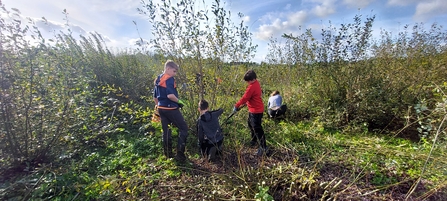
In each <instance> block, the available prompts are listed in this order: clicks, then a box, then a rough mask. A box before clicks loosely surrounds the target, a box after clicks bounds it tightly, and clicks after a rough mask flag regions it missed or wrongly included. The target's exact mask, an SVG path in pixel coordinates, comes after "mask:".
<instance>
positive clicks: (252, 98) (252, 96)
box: [234, 80, 264, 114]
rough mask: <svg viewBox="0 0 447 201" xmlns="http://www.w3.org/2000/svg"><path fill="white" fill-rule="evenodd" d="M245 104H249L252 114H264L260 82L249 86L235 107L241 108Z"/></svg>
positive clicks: (256, 81)
mask: <svg viewBox="0 0 447 201" xmlns="http://www.w3.org/2000/svg"><path fill="white" fill-rule="evenodd" d="M244 104H247V107H248V111H249V112H250V113H253V114H258V113H263V112H264V103H263V102H262V90H261V84H259V82H258V80H255V81H254V82H252V83H250V84H249V85H248V86H247V89H246V90H245V93H244V95H243V96H242V98H241V99H240V100H239V101H238V102H237V103H236V105H234V106H235V107H237V108H240V107H241V106H242V105H244Z"/></svg>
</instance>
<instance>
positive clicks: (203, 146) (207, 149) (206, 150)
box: [199, 140, 223, 155]
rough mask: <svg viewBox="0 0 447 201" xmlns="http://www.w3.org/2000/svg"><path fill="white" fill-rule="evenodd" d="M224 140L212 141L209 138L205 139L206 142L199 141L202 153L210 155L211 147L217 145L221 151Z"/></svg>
mask: <svg viewBox="0 0 447 201" xmlns="http://www.w3.org/2000/svg"><path fill="white" fill-rule="evenodd" d="M222 142H223V140H221V141H219V142H216V143H212V142H210V141H208V140H205V142H203V143H200V142H199V147H200V153H201V154H202V155H208V154H209V152H210V149H211V147H216V148H217V152H218V153H220V151H221V148H222Z"/></svg>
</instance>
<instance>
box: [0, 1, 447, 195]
mask: <svg viewBox="0 0 447 201" xmlns="http://www.w3.org/2000/svg"><path fill="white" fill-rule="evenodd" d="M142 3H143V4H142V6H143V8H142V9H140V10H139V11H140V12H141V13H142V14H145V15H147V16H148V17H149V21H151V22H153V25H154V27H153V28H154V33H153V34H154V35H155V38H154V40H153V41H151V44H154V45H155V47H156V49H157V53H158V54H152V53H149V52H143V50H147V49H148V48H147V47H145V45H147V44H143V43H141V44H140V45H141V49H140V50H141V51H135V52H134V51H123V52H121V53H118V54H112V53H111V52H110V51H109V50H108V48H107V47H105V46H103V41H102V37H101V36H100V35H98V34H93V35H91V36H90V37H89V38H86V37H81V40H79V41H77V40H76V39H74V38H73V37H72V35H71V32H70V31H68V33H66V34H65V33H61V34H59V35H56V36H55V39H54V40H53V39H51V40H53V42H54V43H51V44H48V43H46V41H47V40H46V39H44V38H42V37H41V35H40V33H39V31H38V30H37V29H36V28H34V27H33V32H30V31H29V27H28V26H25V27H23V28H22V27H21V22H20V21H11V22H6V21H5V20H4V19H0V22H1V23H2V24H1V25H2V26H1V35H0V36H1V42H2V43H1V48H2V49H1V50H2V51H1V55H0V56H1V62H2V63H1V64H2V65H1V69H0V70H1V75H0V81H1V87H2V88H1V89H2V90H1V92H0V93H1V96H0V98H1V100H0V104H1V111H0V112H1V114H0V115H1V116H0V118H1V120H0V125H1V130H0V137H1V138H0V145H1V146H0V147H1V152H0V153H1V155H0V162H1V164H2V166H1V167H2V169H1V170H2V171H3V170H4V172H6V173H9V172H11V171H13V172H12V173H13V175H14V177H10V178H6V177H5V179H4V180H5V181H7V182H6V183H2V184H1V185H0V198H1V199H2V200H3V199H4V200H8V199H10V200H14V199H20V200H42V199H45V200H48V199H51V200H146V199H150V200H177V199H185V200H192V199H197V200H200V199H202V200H219V199H226V200H228V199H231V200H243V199H258V200H340V199H342V200H343V199H352V200H362V199H371V200H383V199H387V198H389V197H387V196H391V195H394V194H396V193H401V194H402V192H404V193H406V192H405V191H409V188H410V187H409V186H415V187H414V189H418V191H419V192H417V193H415V194H412V193H408V196H410V198H414V199H419V198H421V197H423V196H427V195H428V194H430V195H431V194H432V193H433V194H434V193H436V191H441V190H439V189H443V188H445V184H446V181H447V178H446V175H447V174H446V172H447V170H446V168H445V167H447V165H446V163H445V160H444V158H445V146H442V143H443V142H445V140H446V139H447V137H446V135H445V124H444V120H445V117H446V114H445V109H446V100H447V98H446V95H445V93H444V91H445V89H446V88H447V84H446V83H445V82H444V79H445V76H446V74H445V72H447V71H445V59H446V58H447V57H446V52H445V45H440V44H445V33H444V32H442V30H441V29H440V28H439V27H438V26H436V25H433V26H432V27H431V30H430V31H428V32H426V31H423V30H422V27H421V25H417V26H415V27H413V33H412V34H411V36H410V35H409V34H408V33H407V31H408V27H405V29H404V31H403V32H402V33H399V34H398V35H397V38H395V39H394V38H391V34H390V33H387V32H386V31H384V32H383V35H382V36H383V37H382V39H381V40H379V41H373V40H372V39H371V35H370V34H371V27H372V24H373V22H374V17H370V18H367V19H366V22H364V23H362V20H361V17H360V16H356V17H355V18H354V22H353V23H348V24H345V25H341V27H340V28H335V27H333V26H330V27H329V28H328V29H327V30H323V36H322V37H323V40H322V41H321V42H318V41H317V40H316V39H315V38H313V36H312V32H311V30H306V31H305V32H304V34H302V35H300V36H293V35H284V38H285V39H287V42H286V46H282V45H281V44H279V43H278V42H277V41H276V40H272V42H271V54H270V55H269V61H270V63H268V64H267V63H263V64H261V65H255V64H252V63H248V62H246V61H248V60H249V59H250V58H251V57H252V54H253V52H254V47H255V46H253V45H252V44H251V39H250V37H251V33H249V32H247V27H246V26H245V25H244V24H243V22H241V24H239V25H234V24H233V23H232V22H231V21H230V13H229V12H227V11H226V10H225V9H224V6H223V5H221V3H220V1H215V2H214V3H213V5H212V6H211V9H209V10H199V11H197V10H195V6H194V3H195V2H193V1H188V0H185V1H179V2H178V3H177V4H172V3H171V2H170V1H164V2H161V3H159V4H156V5H155V4H153V2H152V1H149V2H142ZM2 12H8V11H6V10H4V11H2ZM208 12H211V13H208ZM64 13H65V15H67V13H66V12H64ZM66 17H67V16H66ZM239 17H242V14H239ZM67 20H68V19H67ZM31 26H32V22H31ZM28 33H31V35H32V37H34V38H37V39H38V40H39V41H40V43H36V45H31V44H30V43H29V42H28V41H26V40H25V39H24V38H25V36H27V34H28ZM33 34H34V35H33ZM48 41H49V40H48ZM142 41H143V40H142ZM167 58H170V59H174V60H175V61H176V62H178V63H179V64H180V66H181V68H180V72H179V77H178V79H177V82H178V86H179V88H178V89H179V92H180V96H181V97H180V98H181V99H182V100H185V102H186V105H185V107H184V108H182V113H183V114H184V116H185V119H186V120H187V123H188V125H189V126H190V130H191V132H190V135H189V138H188V144H187V152H186V153H187V155H188V156H189V160H190V161H189V162H188V163H187V164H179V163H176V162H175V161H174V160H173V159H167V158H166V157H164V156H163V155H162V154H161V152H162V151H161V150H162V148H161V144H162V143H161V125H160V123H159V122H151V121H150V119H151V116H152V113H153V112H154V111H153V110H152V108H153V103H152V97H151V96H150V91H151V89H152V88H153V86H152V80H153V78H154V77H155V76H156V75H157V74H158V73H159V72H160V71H161V70H162V65H163V62H164V61H165V60H166V59H167ZM247 69H255V71H256V72H257V74H258V77H259V80H260V82H261V85H262V87H263V90H264V96H263V98H264V100H267V98H268V94H269V92H271V91H273V90H279V91H280V92H281V94H282V95H283V97H284V99H285V103H287V105H288V106H289V111H288V112H287V116H286V119H285V120H282V121H276V120H271V119H267V118H265V119H264V122H263V126H264V130H265V131H266V138H267V142H268V146H269V147H270V148H271V149H272V151H273V155H272V156H271V157H255V156H253V153H251V152H254V151H255V149H252V148H248V147H247V146H245V144H246V143H247V142H248V141H249V140H250V134H249V133H250V131H249V129H248V128H247V126H246V124H247V122H246V112H247V111H246V108H244V109H242V111H241V112H239V113H238V114H236V115H235V116H234V117H233V118H232V119H231V120H232V122H231V123H230V124H226V125H224V131H225V141H224V146H225V149H224V152H223V155H222V156H221V161H219V162H218V163H216V164H214V163H208V162H205V161H204V160H203V159H202V158H201V157H200V156H199V154H198V153H197V148H196V139H195V136H194V122H195V119H196V118H197V117H198V113H197V103H198V100H199V99H201V98H206V99H207V100H209V101H210V103H211V108H213V109H214V108H216V109H217V108H219V107H221V108H224V110H225V113H224V114H229V113H230V112H231V108H232V106H233V104H234V103H235V102H236V101H237V100H238V99H239V98H240V96H241V95H242V94H243V93H244V90H245V87H246V85H245V83H244V82H243V81H242V80H243V79H242V76H243V74H244V72H245V71H246V70H247ZM198 74H199V75H198ZM404 126H405V127H404ZM409 128H415V132H417V133H416V135H418V136H420V137H421V138H420V141H410V140H407V139H402V138H397V137H396V136H392V135H389V136H384V135H382V133H380V134H377V133H372V132H371V131H375V129H379V130H382V129H390V130H392V129H400V131H401V132H403V131H402V130H405V129H409ZM173 131H174V132H173V135H174V136H173V138H175V137H176V135H178V133H177V131H176V129H175V128H174V129H173ZM398 134H400V133H396V135H398ZM411 134H413V135H414V133H411ZM441 142H442V143H441ZM44 158H46V159H47V160H38V159H44ZM15 160H18V161H19V162H23V163H17V164H14V165H13V162H14V161H15ZM10 167H11V168H10ZM14 171H15V172H14ZM6 173H5V175H6ZM20 174H26V175H20ZM2 176H3V175H2ZM2 179H3V178H2ZM2 181H3V180H2ZM419 181H423V183H424V185H423V188H416V187H417V185H416V184H418V182H419ZM353 192H355V193H353ZM421 193H425V194H424V195H421ZM337 198H338V199H337Z"/></svg>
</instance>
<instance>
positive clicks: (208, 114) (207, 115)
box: [200, 110, 219, 122]
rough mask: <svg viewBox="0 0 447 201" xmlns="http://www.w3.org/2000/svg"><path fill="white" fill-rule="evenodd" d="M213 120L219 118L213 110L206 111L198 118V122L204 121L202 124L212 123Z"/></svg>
mask: <svg viewBox="0 0 447 201" xmlns="http://www.w3.org/2000/svg"><path fill="white" fill-rule="evenodd" d="M214 118H219V114H218V113H217V110H213V111H206V112H205V113H203V114H202V115H201V116H200V120H202V121H204V122H210V121H212V120H213V119H214Z"/></svg>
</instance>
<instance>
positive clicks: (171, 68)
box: [165, 60, 179, 77]
mask: <svg viewBox="0 0 447 201" xmlns="http://www.w3.org/2000/svg"><path fill="white" fill-rule="evenodd" d="M178 69H179V67H178V65H177V64H176V63H175V62H174V61H172V60H168V61H166V63H165V73H166V74H168V75H169V76H172V77H173V76H175V75H176V74H177V71H178Z"/></svg>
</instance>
